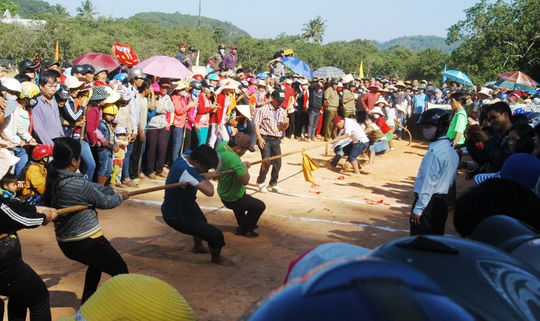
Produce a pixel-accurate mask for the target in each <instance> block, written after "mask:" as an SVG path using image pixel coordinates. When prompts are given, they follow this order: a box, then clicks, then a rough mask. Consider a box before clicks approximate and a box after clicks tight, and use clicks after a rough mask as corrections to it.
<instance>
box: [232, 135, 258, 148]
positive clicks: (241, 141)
mask: <svg viewBox="0 0 540 321" xmlns="http://www.w3.org/2000/svg"><path fill="white" fill-rule="evenodd" d="M233 138H234V143H235V144H236V145H238V146H240V147H243V148H247V149H248V150H249V151H250V152H254V151H255V147H253V145H251V137H250V136H249V135H247V134H244V133H242V132H238V133H236V134H235V135H234V136H233Z"/></svg>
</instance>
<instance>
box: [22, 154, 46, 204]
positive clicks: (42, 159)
mask: <svg viewBox="0 0 540 321" xmlns="http://www.w3.org/2000/svg"><path fill="white" fill-rule="evenodd" d="M52 154H53V145H38V146H36V147H35V148H34V150H33V151H32V159H33V160H34V162H33V163H32V164H30V165H28V169H27V170H26V175H25V177H24V187H23V189H22V193H21V194H22V196H23V198H25V201H26V202H27V203H30V204H32V205H43V201H42V196H43V194H45V183H46V179H47V164H48V163H49V158H50V157H51V156H52Z"/></svg>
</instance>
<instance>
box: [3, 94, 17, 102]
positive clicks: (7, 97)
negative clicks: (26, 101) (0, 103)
mask: <svg viewBox="0 0 540 321" xmlns="http://www.w3.org/2000/svg"><path fill="white" fill-rule="evenodd" d="M6 100H11V101H15V100H17V96H15V95H12V94H10V93H8V92H7V93H6Z"/></svg>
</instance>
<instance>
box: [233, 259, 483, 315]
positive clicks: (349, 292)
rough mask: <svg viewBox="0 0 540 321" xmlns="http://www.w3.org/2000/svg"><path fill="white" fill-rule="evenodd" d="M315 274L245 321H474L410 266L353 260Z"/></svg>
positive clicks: (271, 298) (275, 293)
mask: <svg viewBox="0 0 540 321" xmlns="http://www.w3.org/2000/svg"><path fill="white" fill-rule="evenodd" d="M330 264H331V263H330ZM311 273H313V274H311ZM310 274H311V275H308V276H307V277H306V278H299V279H296V280H294V281H292V282H289V283H288V284H286V285H285V286H283V287H281V288H280V289H278V290H275V291H273V292H272V293H271V294H270V295H269V296H268V297H267V298H265V299H263V300H262V301H261V302H259V303H258V304H257V305H256V308H255V309H253V310H252V311H249V312H247V313H246V314H245V315H244V316H243V317H242V318H241V320H248V321H269V320H396V321H397V320H474V318H473V317H472V316H471V315H470V314H469V313H468V312H467V311H466V310H465V309H464V308H462V307H460V306H459V305H458V304H457V303H456V302H454V301H453V300H452V299H451V298H449V297H448V296H447V295H446V294H445V293H444V292H443V291H442V290H441V288H440V287H439V286H438V285H437V284H436V283H435V282H434V281H433V280H431V279H430V278H429V277H428V276H426V275H425V274H424V273H422V272H420V271H418V270H417V269H415V268H413V267H411V266H409V265H407V264H403V263H398V262H395V263H394V262H391V261H389V260H384V259H361V258H358V259H348V260H345V261H338V263H335V264H331V265H330V266H328V265H323V266H322V268H319V269H318V270H315V271H312V272H310Z"/></svg>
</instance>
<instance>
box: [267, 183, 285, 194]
mask: <svg viewBox="0 0 540 321" xmlns="http://www.w3.org/2000/svg"><path fill="white" fill-rule="evenodd" d="M268 190H269V191H270V192H275V193H281V192H283V188H281V187H279V186H277V185H273V186H268Z"/></svg>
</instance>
